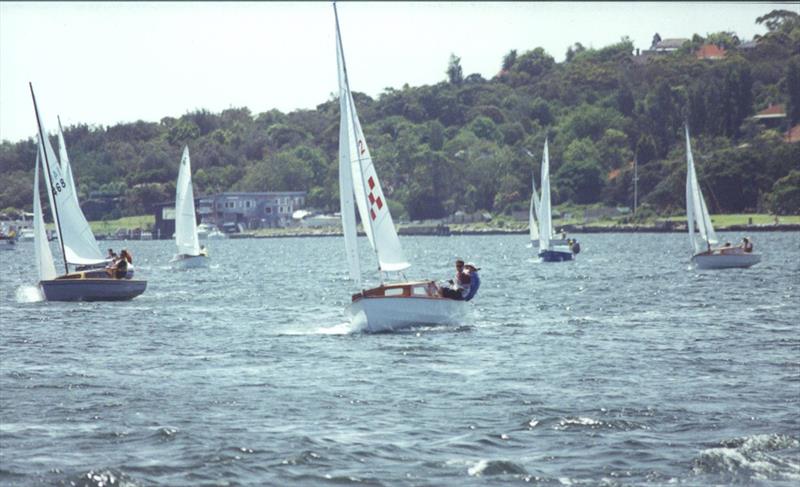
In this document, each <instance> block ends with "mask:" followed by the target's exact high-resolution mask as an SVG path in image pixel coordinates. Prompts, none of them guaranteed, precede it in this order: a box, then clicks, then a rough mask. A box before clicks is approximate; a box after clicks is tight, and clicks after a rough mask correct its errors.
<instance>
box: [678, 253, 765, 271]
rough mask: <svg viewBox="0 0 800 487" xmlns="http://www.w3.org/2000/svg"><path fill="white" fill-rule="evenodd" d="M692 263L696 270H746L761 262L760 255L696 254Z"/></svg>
mask: <svg viewBox="0 0 800 487" xmlns="http://www.w3.org/2000/svg"><path fill="white" fill-rule="evenodd" d="M692 262H693V263H694V264H695V266H696V267H697V268H698V269H731V268H747V267H750V266H753V265H755V264H758V263H759V262H761V254H747V253H739V254H710V255H709V254H697V255H695V256H693V257H692Z"/></svg>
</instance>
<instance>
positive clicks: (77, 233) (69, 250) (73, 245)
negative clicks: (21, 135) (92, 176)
mask: <svg viewBox="0 0 800 487" xmlns="http://www.w3.org/2000/svg"><path fill="white" fill-rule="evenodd" d="M38 123H39V125H40V127H39V134H40V135H39V136H38V138H39V144H40V146H41V147H42V148H43V149H42V157H44V158H46V161H47V162H48V164H47V166H48V168H49V170H50V174H49V176H48V177H46V178H44V180H45V183H46V185H47V193H48V197H49V199H50V207H51V208H53V210H54V218H56V219H57V224H56V229H57V231H58V238H59V240H60V241H61V245H62V246H63V247H64V254H65V256H66V259H67V262H68V263H70V264H74V265H87V264H99V263H102V262H105V259H104V257H103V254H102V253H101V252H100V248H99V247H98V246H97V241H96V240H95V238H94V234H93V233H92V229H91V227H89V222H87V221H86V217H85V216H83V212H82V211H81V207H80V205H79V204H78V197H77V196H75V194H74V193H75V187H74V186H73V185H72V184H70V183H69V182H68V181H67V176H66V175H65V174H64V173H63V171H62V168H61V165H60V164H58V163H57V161H58V159H57V158H56V154H55V151H54V150H53V146H52V145H51V144H50V140H49V138H48V137H44V140H42V135H41V134H46V133H47V131H46V130H45V128H44V125H43V124H42V122H41V118H39V121H38Z"/></svg>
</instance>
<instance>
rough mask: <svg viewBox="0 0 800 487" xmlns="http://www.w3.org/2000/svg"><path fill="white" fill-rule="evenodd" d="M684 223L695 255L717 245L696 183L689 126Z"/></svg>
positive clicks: (706, 209) (687, 132) (687, 134)
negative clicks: (696, 234)
mask: <svg viewBox="0 0 800 487" xmlns="http://www.w3.org/2000/svg"><path fill="white" fill-rule="evenodd" d="M695 222H696V224H697V229H698V231H699V232H700V238H701V240H702V241H701V242H698V240H697V238H695V235H694V226H695ZM686 223H687V228H688V230H689V240H690V241H691V242H692V248H693V249H694V251H695V253H699V252H703V251H705V250H708V249H709V248H710V247H711V245H713V244H716V243H718V240H717V235H716V233H715V232H714V227H713V225H711V216H710V215H709V214H708V208H707V207H706V202H705V199H704V198H703V193H702V191H701V190H700V184H699V183H698V182H697V173H696V172H695V168H694V157H693V156H692V146H691V143H690V141H689V126H688V125H687V126H686Z"/></svg>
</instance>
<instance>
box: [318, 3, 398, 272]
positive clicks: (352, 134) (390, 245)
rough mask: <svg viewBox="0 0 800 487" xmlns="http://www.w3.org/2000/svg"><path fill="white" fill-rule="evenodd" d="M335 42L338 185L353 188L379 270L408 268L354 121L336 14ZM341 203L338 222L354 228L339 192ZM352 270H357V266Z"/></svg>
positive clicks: (350, 255) (352, 256) (352, 254)
mask: <svg viewBox="0 0 800 487" xmlns="http://www.w3.org/2000/svg"><path fill="white" fill-rule="evenodd" d="M334 8H335V6H334ZM336 44H337V61H338V63H337V64H338V68H339V100H340V101H339V103H340V106H341V107H342V108H341V117H342V119H341V121H342V125H346V126H347V127H346V128H340V133H339V135H340V140H339V157H340V169H341V166H343V165H345V164H347V162H349V164H350V182H351V184H350V185H347V184H346V183H345V184H344V185H341V186H340V191H341V192H342V193H344V192H346V191H349V190H350V189H352V191H353V194H354V196H355V202H356V206H357V207H358V212H359V215H360V216H361V224H362V226H363V227H364V232H365V233H366V234H367V238H368V239H369V242H370V245H371V246H372V249H373V251H374V252H375V254H376V256H377V258H378V268H379V270H380V271H382V272H396V271H402V270H403V269H406V268H408V267H409V266H410V264H409V263H408V261H407V260H406V258H405V256H404V255H403V248H402V247H401V246H400V239H399V238H398V237H397V231H396V230H395V227H394V221H393V220H392V215H391V213H390V212H389V205H388V204H387V201H386V197H385V196H384V193H383V189H382V187H381V183H380V181H379V180H378V175H377V173H376V172H375V166H374V165H373V163H372V156H371V155H370V152H369V147H367V142H366V139H365V138H364V132H363V131H362V130H361V123H360V122H359V121H358V113H357V112H356V107H355V103H354V101H353V95H352V93H351V91H350V86H349V80H348V78H347V66H346V64H345V59H344V50H343V47H342V39H341V33H340V32H339V20H338V16H337V18H336ZM345 172H346V171H345ZM342 178H344V175H343V174H342V172H341V171H340V184H341V179H342ZM348 186H349V187H348ZM341 203H342V226H343V227H347V226H348V225H351V224H352V225H351V227H352V229H353V230H354V228H355V221H352V222H348V221H347V218H349V217H346V216H345V213H346V212H348V213H349V212H350V211H349V209H348V208H347V207H346V206H347V204H348V202H347V201H346V197H344V196H342V200H341ZM353 230H350V233H351V237H349V238H350V239H351V241H350V243H349V244H348V237H347V231H348V229H347V228H345V245H346V246H347V249H348V250H347V252H348V259H354V260H357V255H355V254H356V252H355V251H354V250H352V249H353V248H354V247H355V245H354V243H353V241H354V240H355V238H354V237H353V236H352V233H353ZM355 270H356V271H357V269H355ZM350 271H351V273H352V272H354V266H353V264H352V261H351V265H350Z"/></svg>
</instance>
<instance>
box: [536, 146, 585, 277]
mask: <svg viewBox="0 0 800 487" xmlns="http://www.w3.org/2000/svg"><path fill="white" fill-rule="evenodd" d="M579 251H580V247H579V246H578V244H577V242H575V243H573V244H568V243H567V242H565V241H564V240H562V239H558V240H557V239H555V238H554V234H553V216H552V211H551V208H550V155H549V152H548V149H547V139H545V141H544V155H543V156H542V198H541V202H540V203H539V258H541V259H542V261H544V262H563V261H565V260H572V259H573V256H574V255H575V254H577V253H578V252H579Z"/></svg>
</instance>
